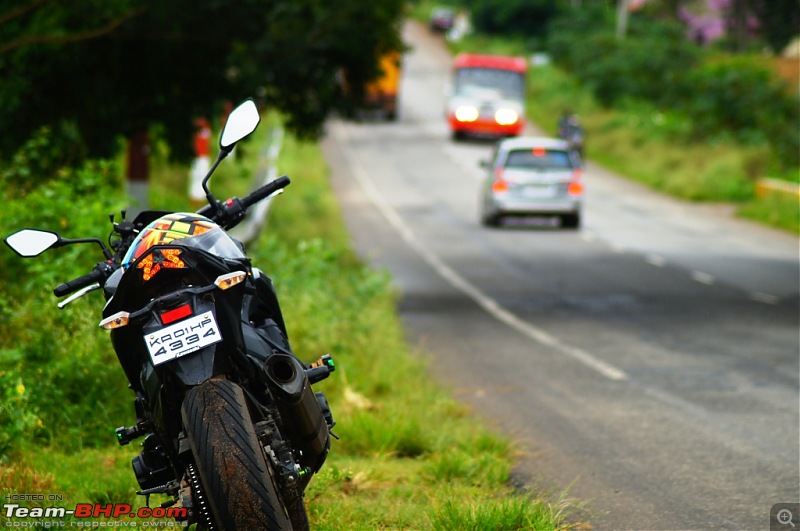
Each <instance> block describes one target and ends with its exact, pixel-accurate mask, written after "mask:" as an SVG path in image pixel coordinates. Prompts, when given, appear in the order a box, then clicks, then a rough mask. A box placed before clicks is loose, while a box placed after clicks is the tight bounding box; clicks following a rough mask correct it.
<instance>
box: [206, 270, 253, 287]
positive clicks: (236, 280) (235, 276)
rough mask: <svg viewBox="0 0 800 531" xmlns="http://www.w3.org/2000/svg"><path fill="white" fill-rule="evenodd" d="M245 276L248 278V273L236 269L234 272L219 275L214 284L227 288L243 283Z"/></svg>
mask: <svg viewBox="0 0 800 531" xmlns="http://www.w3.org/2000/svg"><path fill="white" fill-rule="evenodd" d="M245 278H247V273H245V272H244V271H234V272H233V273H228V274H226V275H220V276H218V277H217V280H215V281H214V284H215V285H216V286H217V287H218V288H219V289H221V290H226V289H228V288H232V287H233V286H235V285H236V284H241V283H242V282H244V279H245Z"/></svg>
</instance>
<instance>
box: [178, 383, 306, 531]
mask: <svg viewBox="0 0 800 531" xmlns="http://www.w3.org/2000/svg"><path fill="white" fill-rule="evenodd" d="M181 416H182V418H183V426H184V429H185V432H186V436H187V438H188V440H189V445H190V447H191V449H192V454H193V455H194V459H195V464H196V466H197V471H198V472H199V474H200V481H201V483H202V485H203V488H204V490H205V495H206V497H207V499H208V503H209V505H210V508H211V514H212V515H213V518H214V521H215V522H216V525H217V527H218V529H220V530H229V529H254V530H256V529H263V530H269V531H287V530H291V529H292V525H291V523H290V521H289V518H288V516H287V514H286V509H285V508H284V507H283V505H282V503H281V498H280V496H279V495H278V492H277V488H276V485H275V482H274V480H273V475H272V474H270V472H271V470H270V466H271V465H270V464H269V461H268V460H267V459H266V458H265V454H264V450H263V449H262V448H261V445H260V444H259V442H258V439H257V438H256V434H255V430H254V428H253V423H252V421H251V419H250V414H249V412H248V409H247V402H246V401H245V398H244V393H243V392H242V389H241V387H239V386H238V385H237V384H235V383H233V382H230V381H228V380H209V381H207V382H204V383H203V384H201V385H198V386H197V387H194V388H192V389H191V390H190V391H189V392H188V393H187V395H186V398H185V399H184V401H183V407H182V408H181Z"/></svg>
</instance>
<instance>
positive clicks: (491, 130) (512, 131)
mask: <svg viewBox="0 0 800 531" xmlns="http://www.w3.org/2000/svg"><path fill="white" fill-rule="evenodd" d="M448 122H449V123H450V130H451V131H452V132H453V133H472V134H483V135H498V136H519V135H520V134H522V131H523V130H524V129H525V120H518V121H517V122H515V123H513V124H510V125H500V124H498V123H497V122H496V121H494V120H491V119H478V120H475V121H474V122H460V121H458V120H456V118H455V116H453V115H450V116H449V117H448Z"/></svg>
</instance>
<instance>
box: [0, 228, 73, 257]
mask: <svg viewBox="0 0 800 531" xmlns="http://www.w3.org/2000/svg"><path fill="white" fill-rule="evenodd" d="M60 240H61V237H60V236H59V235H58V234H56V233H55V232H50V231H46V230H36V229H23V230H21V231H18V232H15V233H14V234H12V235H10V236H8V237H7V238H6V239H5V242H6V245H8V246H9V247H11V250H13V251H14V252H15V253H17V254H18V255H20V256H22V257H25V258H30V257H32V256H39V255H40V254H42V253H43V252H45V251H46V250H48V249H50V248H51V247H53V246H54V245H56V244H57V243H58V242H59V241H60Z"/></svg>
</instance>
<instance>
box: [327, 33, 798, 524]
mask: <svg viewBox="0 0 800 531" xmlns="http://www.w3.org/2000/svg"><path fill="white" fill-rule="evenodd" d="M406 39H407V42H408V43H409V44H410V45H411V46H412V47H413V50H412V51H411V52H409V53H408V54H407V56H406V57H405V63H404V65H405V68H404V72H403V76H404V77H403V84H402V87H401V90H402V94H401V110H400V118H399V121H398V122H396V123H383V122H377V121H376V122H369V121H367V122H361V123H352V122H349V123H344V122H339V121H334V122H331V123H330V124H329V126H328V133H327V136H326V139H325V141H324V143H323V146H324V149H325V152H326V156H327V159H328V161H329V163H330V165H331V168H332V179H333V183H334V187H335V189H336V192H337V194H338V195H339V198H340V200H341V202H342V206H343V211H344V213H345V218H346V222H347V224H348V227H349V229H350V231H351V234H352V236H353V242H354V246H355V247H356V249H357V250H358V251H359V253H360V254H361V255H362V256H363V257H365V259H367V260H368V261H369V262H370V263H372V264H373V265H375V266H376V267H379V268H386V269H388V270H389V271H391V273H392V275H393V278H394V280H395V283H396V285H397V287H398V289H399V290H400V292H401V293H402V299H401V303H400V313H401V316H402V318H403V319H404V322H405V324H406V327H407V333H408V338H409V341H410V342H411V344H412V345H414V346H415V347H416V348H418V349H419V351H420V353H421V355H423V356H426V357H428V358H429V359H430V366H431V371H432V373H433V374H434V375H435V376H436V377H437V378H438V379H439V380H440V381H441V382H442V383H443V384H444V385H445V386H447V387H448V388H449V389H451V391H452V393H453V394H454V396H456V397H457V398H459V399H460V400H463V401H464V402H465V403H468V404H470V405H471V406H473V408H474V410H475V411H476V413H478V414H479V415H481V416H482V417H484V418H485V419H487V421H488V422H490V423H492V424H493V425H494V426H496V427H497V428H498V429H499V430H502V431H503V432H504V433H507V434H509V435H511V436H512V437H513V438H514V439H515V440H517V441H518V443H519V444H520V446H521V448H522V449H523V450H524V451H523V453H522V455H521V457H520V464H519V467H518V470H517V474H518V476H519V477H520V478H521V479H523V480H524V481H525V482H527V483H528V484H530V485H534V486H535V487H536V488H539V489H544V490H545V491H546V492H549V493H553V494H557V493H560V492H563V491H566V492H567V495H568V496H571V497H574V498H576V499H578V500H582V501H584V502H586V505H585V512H584V513H582V515H581V516H582V518H584V519H585V520H586V521H588V522H589V523H591V524H592V525H593V526H594V528H596V529H720V528H725V529H768V528H769V513H770V508H771V507H772V506H773V504H776V503H779V502H797V501H800V457H799V454H800V449H799V446H800V443H799V442H798V441H800V433H799V431H798V424H799V422H800V420H799V419H800V415H799V413H798V412H799V411H800V376H799V374H800V367H799V364H798V361H799V358H800V337H799V335H798V334H799V333H800V332H799V331H798V330H800V328H799V325H800V312H799V311H798V310H799V308H800V297H799V296H798V294H799V293H800V285H799V284H800V262H799V259H798V251H799V246H798V239H797V238H794V237H791V236H787V235H784V234H781V233H778V232H776V231H772V230H769V229H764V228H760V227H757V226H755V225H752V224H749V223H746V222H742V221H738V220H735V219H732V218H731V216H730V211H729V209H727V208H726V207H724V206H698V205H690V204H685V203H680V202H677V201H674V200H671V199H668V198H665V197H662V196H660V195H658V194H655V193H652V192H650V191H648V190H646V189H643V188H642V187H640V186H638V185H635V184H632V183H629V182H627V181H625V180H623V179H620V178H618V177H616V176H614V175H611V174H609V173H608V172H606V171H604V170H602V169H601V168H598V167H595V166H594V165H591V164H590V165H589V166H588V168H587V172H586V175H585V184H586V187H587V197H586V203H585V211H584V226H583V228H582V229H581V230H580V231H563V230H559V229H557V228H555V227H552V226H549V225H547V224H540V225H523V226H514V227H505V228H501V229H496V230H492V229H487V228H483V227H481V226H480V224H479V222H478V210H477V205H478V202H477V197H478V188H477V185H478V182H479V179H480V177H481V170H480V169H479V167H478V161H479V160H480V159H481V158H486V157H487V156H488V153H489V150H490V146H491V144H490V143H486V142H464V143H454V142H453V141H452V140H450V138H449V134H448V132H447V128H446V124H445V121H444V115H443V106H444V87H445V85H446V83H447V72H448V62H449V59H448V56H447V54H446V52H445V51H444V48H443V47H442V45H441V42H440V41H439V40H438V38H435V37H433V36H431V35H429V34H428V33H427V31H426V30H425V29H424V28H420V27H411V28H408V29H407V37H406ZM589 140H590V141H591V139H589ZM787 529H788V528H787Z"/></svg>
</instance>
